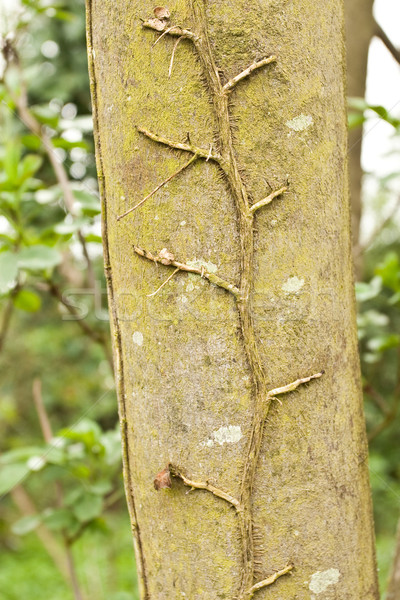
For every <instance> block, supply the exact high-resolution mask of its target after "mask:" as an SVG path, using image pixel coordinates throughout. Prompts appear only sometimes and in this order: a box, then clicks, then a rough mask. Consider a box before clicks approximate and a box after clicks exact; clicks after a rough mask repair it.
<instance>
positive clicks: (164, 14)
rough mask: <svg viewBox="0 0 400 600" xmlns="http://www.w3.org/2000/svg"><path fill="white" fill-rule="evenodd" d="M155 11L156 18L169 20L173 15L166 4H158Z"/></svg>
mask: <svg viewBox="0 0 400 600" xmlns="http://www.w3.org/2000/svg"><path fill="white" fill-rule="evenodd" d="M153 12H154V16H155V17H156V19H160V20H163V19H165V20H168V19H169V18H170V16H171V13H170V12H169V10H168V8H166V7H165V6H156V7H155V9H154V10H153Z"/></svg>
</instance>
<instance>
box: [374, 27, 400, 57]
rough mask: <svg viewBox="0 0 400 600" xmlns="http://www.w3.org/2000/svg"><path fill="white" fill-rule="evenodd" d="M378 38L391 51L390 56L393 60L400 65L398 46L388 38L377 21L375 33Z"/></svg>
mask: <svg viewBox="0 0 400 600" xmlns="http://www.w3.org/2000/svg"><path fill="white" fill-rule="evenodd" d="M374 33H375V35H376V37H378V38H379V39H380V40H381V41H382V42H383V43H384V44H385V46H386V48H387V49H388V50H389V52H390V54H391V55H392V56H393V58H394V59H395V60H396V61H397V62H398V63H399V64H400V49H399V48H396V46H395V45H394V44H393V43H392V41H391V40H390V39H389V38H388V36H387V34H386V32H385V31H384V30H383V29H382V27H381V26H380V25H379V23H378V22H377V21H375V31H374Z"/></svg>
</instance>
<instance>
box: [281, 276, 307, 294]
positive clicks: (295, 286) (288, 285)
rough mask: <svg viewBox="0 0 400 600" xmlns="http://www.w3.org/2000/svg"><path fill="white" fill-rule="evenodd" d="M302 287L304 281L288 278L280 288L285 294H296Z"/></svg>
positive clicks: (297, 278)
mask: <svg viewBox="0 0 400 600" xmlns="http://www.w3.org/2000/svg"><path fill="white" fill-rule="evenodd" d="M303 285H304V279H299V277H296V276H295V277H289V279H288V280H287V281H285V283H284V284H283V286H282V290H283V291H284V292H286V293H287V294H296V293H297V292H299V291H300V290H301V288H302V287H303Z"/></svg>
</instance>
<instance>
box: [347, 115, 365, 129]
mask: <svg viewBox="0 0 400 600" xmlns="http://www.w3.org/2000/svg"><path fill="white" fill-rule="evenodd" d="M365 121H366V119H365V117H364V115H363V113H356V112H349V113H348V115H347V124H348V126H349V129H355V128H356V127H360V126H361V125H362V124H363V123H364V122H365Z"/></svg>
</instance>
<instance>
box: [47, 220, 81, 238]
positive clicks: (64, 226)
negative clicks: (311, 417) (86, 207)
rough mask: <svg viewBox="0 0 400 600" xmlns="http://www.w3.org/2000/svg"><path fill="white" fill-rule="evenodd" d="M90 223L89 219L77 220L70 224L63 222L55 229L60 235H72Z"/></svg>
mask: <svg viewBox="0 0 400 600" xmlns="http://www.w3.org/2000/svg"><path fill="white" fill-rule="evenodd" d="M88 222H89V221H88V219H75V220H74V221H71V222H69V223H68V222H65V221H63V222H62V223H58V224H57V225H56V226H55V227H54V231H55V232H56V233H58V234H59V235H70V234H71V233H75V232H76V231H78V229H81V228H82V227H83V226H84V225H87V224H88Z"/></svg>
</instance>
